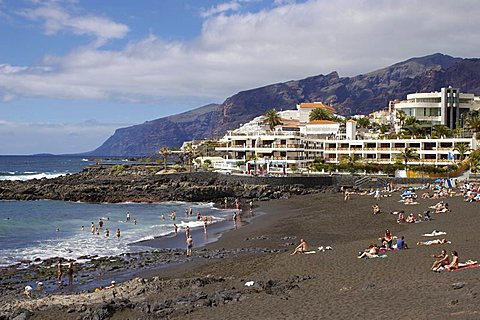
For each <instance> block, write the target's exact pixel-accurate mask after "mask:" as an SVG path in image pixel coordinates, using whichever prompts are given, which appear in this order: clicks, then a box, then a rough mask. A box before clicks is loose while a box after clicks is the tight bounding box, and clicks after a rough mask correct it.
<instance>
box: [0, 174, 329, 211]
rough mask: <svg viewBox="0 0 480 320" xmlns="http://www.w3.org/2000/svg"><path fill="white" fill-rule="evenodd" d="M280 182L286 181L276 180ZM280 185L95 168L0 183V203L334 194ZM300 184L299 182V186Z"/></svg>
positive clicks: (323, 182) (321, 182) (323, 181)
mask: <svg viewBox="0 0 480 320" xmlns="http://www.w3.org/2000/svg"><path fill="white" fill-rule="evenodd" d="M277 179H282V178H277ZM297 180H298V181H294V182H293V183H292V182H291V181H286V180H285V178H283V182H282V183H276V180H275V178H263V179H262V178H256V177H248V176H233V175H232V176H229V175H223V174H218V173H212V172H193V173H173V174H159V173H158V167H156V166H146V165H139V166H135V165H115V166H94V167H88V168H86V169H84V170H83V171H82V172H80V173H77V174H72V175H67V176H62V177H58V178H55V179H41V180H28V181H0V200H40V199H51V200H63V201H82V202H97V203H101V202H108V203H118V202H127V201H131V202H161V201H189V202H208V201H210V202H219V203H221V202H222V200H223V198H224V197H238V198H242V199H261V200H267V199H279V198H288V197H290V196H292V195H298V194H310V193H318V192H325V191H328V190H331V188H332V187H331V179H329V178H328V177H325V178H316V183H313V184H311V185H307V184H305V183H304V181H302V179H297ZM295 182H296V183H295Z"/></svg>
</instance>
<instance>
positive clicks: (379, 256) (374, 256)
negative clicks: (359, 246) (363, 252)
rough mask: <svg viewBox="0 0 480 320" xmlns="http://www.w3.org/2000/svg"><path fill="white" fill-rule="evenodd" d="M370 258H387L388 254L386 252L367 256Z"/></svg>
mask: <svg viewBox="0 0 480 320" xmlns="http://www.w3.org/2000/svg"><path fill="white" fill-rule="evenodd" d="M366 257H367V258H368V259H375V258H386V257H387V255H386V254H385V253H380V254H374V255H372V256H370V257H369V256H366Z"/></svg>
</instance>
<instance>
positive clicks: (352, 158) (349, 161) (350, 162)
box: [341, 153, 360, 173]
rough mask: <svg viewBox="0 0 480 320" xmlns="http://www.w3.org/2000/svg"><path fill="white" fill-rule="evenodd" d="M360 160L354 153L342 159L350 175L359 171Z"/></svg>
mask: <svg viewBox="0 0 480 320" xmlns="http://www.w3.org/2000/svg"><path fill="white" fill-rule="evenodd" d="M359 160H360V155H358V154H357V155H355V154H354V153H352V154H350V155H347V156H346V157H344V158H342V159H341V162H342V163H343V164H344V165H346V166H347V170H348V172H350V173H355V172H356V171H357V165H358V161H359Z"/></svg>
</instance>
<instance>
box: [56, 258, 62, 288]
mask: <svg viewBox="0 0 480 320" xmlns="http://www.w3.org/2000/svg"><path fill="white" fill-rule="evenodd" d="M62 276H63V271H62V262H61V261H60V260H59V261H58V263H57V283H58V284H62Z"/></svg>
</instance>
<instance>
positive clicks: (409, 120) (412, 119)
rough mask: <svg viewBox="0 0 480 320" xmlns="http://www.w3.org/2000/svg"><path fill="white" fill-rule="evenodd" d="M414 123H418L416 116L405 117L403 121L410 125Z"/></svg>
mask: <svg viewBox="0 0 480 320" xmlns="http://www.w3.org/2000/svg"><path fill="white" fill-rule="evenodd" d="M414 124H420V123H419V121H418V120H417V118H415V117H413V116H409V117H407V118H406V119H405V123H404V125H405V126H411V125H414Z"/></svg>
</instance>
